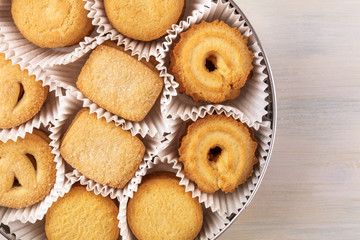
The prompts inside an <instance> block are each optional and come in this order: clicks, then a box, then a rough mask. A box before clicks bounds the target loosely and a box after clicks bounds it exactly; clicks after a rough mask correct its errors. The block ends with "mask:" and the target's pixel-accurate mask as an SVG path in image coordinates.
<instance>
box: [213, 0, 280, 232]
mask: <svg viewBox="0 0 360 240" xmlns="http://www.w3.org/2000/svg"><path fill="white" fill-rule="evenodd" d="M228 2H230V5H232V6H233V7H234V8H235V11H236V12H237V13H239V14H240V15H241V16H242V17H243V19H244V21H245V22H246V24H247V25H248V26H249V28H250V29H251V31H252V33H253V34H254V36H255V39H256V41H257V43H258V45H259V47H260V50H261V53H262V54H263V58H264V62H265V65H266V69H265V70H264V71H266V73H267V75H268V84H269V100H268V101H269V105H268V107H267V108H268V112H269V113H268V114H267V115H266V117H267V118H269V121H270V122H271V130H272V133H271V140H270V147H269V152H268V155H267V158H266V162H265V166H264V169H263V171H262V173H261V175H260V177H259V181H258V183H257V184H256V186H255V188H254V190H253V192H252V193H251V195H250V197H249V199H248V200H247V201H246V203H245V204H244V206H243V207H242V208H241V209H240V211H239V212H238V213H237V214H236V215H234V216H232V217H231V219H230V223H229V224H228V225H226V226H225V227H224V228H223V229H222V230H221V231H220V232H218V233H217V234H216V235H215V236H214V237H213V238H212V239H217V238H218V237H220V236H221V234H223V233H224V232H225V231H226V230H227V229H228V228H229V227H230V226H231V225H232V224H233V223H234V222H235V221H236V219H237V218H238V217H239V216H240V214H241V213H242V212H243V211H244V210H245V209H246V208H247V206H248V205H249V204H250V202H251V200H252V199H253V198H254V196H255V194H256V192H257V190H258V189H259V187H260V185H261V182H262V180H263V178H264V176H265V173H266V170H267V167H268V165H269V163H270V159H271V154H272V151H273V148H274V142H275V135H276V124H277V103H276V91H275V83H274V76H273V73H272V71H271V67H270V62H269V59H268V57H267V55H266V52H265V50H264V48H263V46H262V44H261V42H260V39H259V37H258V35H257V34H256V32H255V30H254V28H253V26H252V25H251V23H250V22H249V20H248V19H247V17H246V16H245V14H244V13H243V11H241V9H240V8H239V6H238V5H237V4H236V3H235V2H234V1H233V0H228Z"/></svg>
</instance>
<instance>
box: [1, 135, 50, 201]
mask: <svg viewBox="0 0 360 240" xmlns="http://www.w3.org/2000/svg"><path fill="white" fill-rule="evenodd" d="M49 143H50V139H49V138H48V137H47V136H46V134H45V133H43V132H41V131H39V130H34V133H33V134H30V133H27V134H26V135H25V138H18V139H17V141H16V142H14V141H12V140H9V141H7V142H6V143H3V142H1V141H0V206H5V207H10V208H22V207H28V206H31V205H33V204H35V203H36V202H38V201H40V200H42V199H43V198H45V196H46V195H47V194H48V193H49V192H50V190H51V188H52V187H53V186H54V184H55V179H56V163H55V162H54V155H53V154H52V153H51V151H52V148H51V147H50V146H49Z"/></svg>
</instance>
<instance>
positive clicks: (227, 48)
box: [169, 20, 254, 103]
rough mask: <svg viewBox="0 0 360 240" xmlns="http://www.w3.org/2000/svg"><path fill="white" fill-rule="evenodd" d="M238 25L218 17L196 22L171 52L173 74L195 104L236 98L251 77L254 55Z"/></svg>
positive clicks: (170, 68) (182, 89)
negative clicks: (233, 26) (229, 23)
mask: <svg viewBox="0 0 360 240" xmlns="http://www.w3.org/2000/svg"><path fill="white" fill-rule="evenodd" d="M247 42H248V39H247V38H244V37H243V36H242V35H241V33H240V32H239V30H238V29H237V28H231V27H229V26H228V25H227V24H225V23H224V22H222V21H221V22H219V21H218V20H216V21H214V22H212V23H207V22H204V21H203V22H201V23H200V24H198V25H193V26H191V27H190V28H189V30H187V31H186V32H183V33H181V34H180V41H179V42H178V43H176V45H175V48H174V50H173V51H172V52H171V54H170V58H171V60H170V67H169V70H170V73H171V74H173V75H174V77H175V80H176V81H177V82H178V83H179V88H178V89H179V92H181V93H185V94H187V95H189V96H190V97H191V98H192V99H193V100H194V102H195V103H198V102H212V103H221V102H224V101H226V100H230V99H234V98H236V97H237V96H239V94H240V88H242V87H243V86H244V85H245V82H246V81H247V80H248V78H249V77H250V75H251V74H250V72H251V70H252V69H253V65H252V60H253V58H254V55H253V53H252V52H251V51H249V49H248V47H247Z"/></svg>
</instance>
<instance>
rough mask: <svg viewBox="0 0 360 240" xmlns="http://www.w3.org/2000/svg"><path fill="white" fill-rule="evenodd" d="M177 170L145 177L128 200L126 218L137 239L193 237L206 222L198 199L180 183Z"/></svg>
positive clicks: (185, 238)
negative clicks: (176, 174) (175, 172)
mask: <svg viewBox="0 0 360 240" xmlns="http://www.w3.org/2000/svg"><path fill="white" fill-rule="evenodd" d="M179 181H180V179H178V178H177V177H176V176H175V174H174V173H170V172H155V173H152V174H150V175H147V176H145V177H144V179H143V181H142V182H141V184H140V185H139V187H138V190H137V192H135V193H134V197H133V198H132V199H129V202H128V206H127V220H128V224H129V227H130V229H131V231H132V233H133V234H134V235H135V236H136V238H137V239H139V240H143V239H147V240H151V239H154V240H155V239H156V240H158V239H164V240H165V239H166V240H171V239H174V240H182V239H183V240H187V239H194V238H195V237H196V236H197V235H198V233H199V232H200V230H201V227H202V224H203V211H202V207H201V204H200V203H199V201H198V200H197V199H196V198H192V196H191V193H190V192H185V187H184V186H180V185H179Z"/></svg>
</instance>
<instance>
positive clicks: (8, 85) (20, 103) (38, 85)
mask: <svg viewBox="0 0 360 240" xmlns="http://www.w3.org/2000/svg"><path fill="white" fill-rule="evenodd" d="M0 84H1V88H0V129H1V128H3V129H5V128H12V127H16V126H18V125H20V124H22V123H24V122H26V121H28V120H30V119H31V118H32V117H33V116H34V115H35V114H37V113H38V112H39V111H40V109H41V107H42V106H43V104H44V102H45V100H46V99H47V96H48V93H49V87H48V86H46V87H43V86H42V82H41V81H36V80H35V76H34V75H29V72H28V70H21V69H20V66H19V65H12V62H11V60H5V54H3V53H0Z"/></svg>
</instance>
